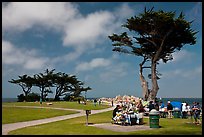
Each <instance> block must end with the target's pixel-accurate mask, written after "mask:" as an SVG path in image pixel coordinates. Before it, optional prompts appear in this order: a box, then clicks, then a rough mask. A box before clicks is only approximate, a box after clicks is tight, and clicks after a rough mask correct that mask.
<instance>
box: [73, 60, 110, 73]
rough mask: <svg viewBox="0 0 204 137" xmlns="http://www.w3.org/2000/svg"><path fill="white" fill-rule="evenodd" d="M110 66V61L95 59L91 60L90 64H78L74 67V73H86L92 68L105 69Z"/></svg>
mask: <svg viewBox="0 0 204 137" xmlns="http://www.w3.org/2000/svg"><path fill="white" fill-rule="evenodd" d="M110 64H111V61H110V60H108V59H104V58H95V59H92V60H91V61H90V62H83V63H80V64H78V65H77V66H76V71H77V72H78V71H88V70H92V69H94V68H99V67H106V66H109V65H110Z"/></svg>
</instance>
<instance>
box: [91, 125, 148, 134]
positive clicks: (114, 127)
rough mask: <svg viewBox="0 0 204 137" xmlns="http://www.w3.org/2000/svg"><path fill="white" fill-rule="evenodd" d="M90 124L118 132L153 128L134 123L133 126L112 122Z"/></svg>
mask: <svg viewBox="0 0 204 137" xmlns="http://www.w3.org/2000/svg"><path fill="white" fill-rule="evenodd" d="M89 126H94V127H98V128H103V129H106V130H111V131H116V132H132V131H138V130H152V128H150V127H149V126H145V125H132V126H121V125H117V124H111V123H101V124H93V125H89Z"/></svg>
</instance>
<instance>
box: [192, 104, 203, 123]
mask: <svg viewBox="0 0 204 137" xmlns="http://www.w3.org/2000/svg"><path fill="white" fill-rule="evenodd" d="M192 111H193V117H194V120H195V124H197V125H199V124H200V123H201V121H200V111H201V107H200V104H199V102H194V103H193V106H192Z"/></svg>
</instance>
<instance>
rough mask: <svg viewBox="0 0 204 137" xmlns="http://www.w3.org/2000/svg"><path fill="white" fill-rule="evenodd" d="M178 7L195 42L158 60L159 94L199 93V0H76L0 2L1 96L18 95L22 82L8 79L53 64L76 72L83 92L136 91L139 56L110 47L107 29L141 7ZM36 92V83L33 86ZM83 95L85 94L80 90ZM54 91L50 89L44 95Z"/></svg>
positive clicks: (112, 93)
mask: <svg viewBox="0 0 204 137" xmlns="http://www.w3.org/2000/svg"><path fill="white" fill-rule="evenodd" d="M145 6H146V7H147V8H151V7H152V6H154V9H155V10H160V9H161V10H164V11H176V13H177V14H179V13H180V12H181V11H182V12H183V13H184V14H185V19H186V20H188V21H191V20H195V21H194V22H193V25H192V28H193V29H195V30H198V31H199V33H198V34H196V37H197V43H196V44H195V45H193V46H192V45H185V46H184V48H183V49H182V50H181V51H180V52H176V53H174V54H173V57H174V60H173V61H170V62H168V63H167V64H163V63H160V64H159V65H158V71H159V72H160V73H162V77H161V79H160V80H159V81H158V83H159V87H160V89H159V92H158V94H157V96H158V97H201V96H202V84H201V83H202V3H201V2H199V3H196V2H130V3H128V2H103V3H100V2H76V3H62V2H57V3H53V2H51V3H42V2H40V3H37V2H34V3H31V2H28V3H22V2H18V3H8V4H3V6H2V97H3V98H6V97H17V95H19V94H21V93H22V91H21V88H20V87H19V86H17V85H14V84H11V83H9V82H8V80H11V79H17V78H18V75H23V74H28V75H33V74H36V73H39V72H44V70H45V69H47V68H48V69H56V72H65V73H68V74H74V75H76V76H77V77H78V78H79V80H81V81H84V82H85V85H86V86H90V87H91V88H92V91H90V92H87V97H115V96H116V95H134V96H138V97H141V96H142V89H141V85H140V79H139V63H140V61H141V58H140V57H136V56H131V55H126V54H119V53H116V52H113V51H112V45H111V41H110V40H109V39H108V35H111V34H113V33H120V32H123V31H126V29H124V28H121V25H122V24H124V23H125V22H126V19H127V18H130V17H131V16H134V15H138V14H139V13H141V12H143V11H144V7H145ZM33 91H34V92H38V93H39V90H38V89H37V88H33ZM82 95H84V94H82ZM49 96H50V97H53V96H54V94H51V95H49Z"/></svg>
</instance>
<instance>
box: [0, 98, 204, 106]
mask: <svg viewBox="0 0 204 137" xmlns="http://www.w3.org/2000/svg"><path fill="white" fill-rule="evenodd" d="M95 98H97V99H98V98H100V97H87V99H89V100H92V99H95ZM107 98H112V97H107ZM160 99H161V101H162V102H163V103H164V104H166V103H167V101H179V102H186V103H188V104H193V102H194V101H196V102H199V103H200V105H202V98H192V97H189V98H178V97H177V98H160ZM17 101H18V98H2V102H17Z"/></svg>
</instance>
